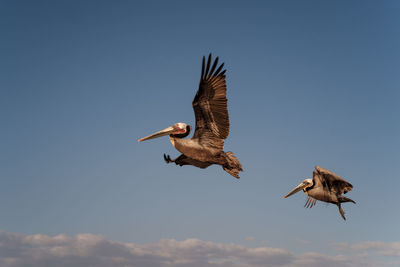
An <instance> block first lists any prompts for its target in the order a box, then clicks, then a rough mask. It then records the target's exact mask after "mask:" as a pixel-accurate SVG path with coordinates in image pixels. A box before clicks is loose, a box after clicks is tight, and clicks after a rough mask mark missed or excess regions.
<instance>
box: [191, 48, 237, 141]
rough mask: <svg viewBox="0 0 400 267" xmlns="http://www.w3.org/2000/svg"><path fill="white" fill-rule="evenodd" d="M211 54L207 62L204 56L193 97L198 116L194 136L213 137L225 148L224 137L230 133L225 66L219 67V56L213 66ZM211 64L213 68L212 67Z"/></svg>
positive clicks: (195, 112)
mask: <svg viewBox="0 0 400 267" xmlns="http://www.w3.org/2000/svg"><path fill="white" fill-rule="evenodd" d="M211 61H212V58H211V54H210V55H209V56H208V60H207V63H206V62H205V57H203V62H202V68H201V70H202V71H201V78H200V85H199V89H198V91H197V93H196V96H195V97H194V99H193V103H192V105H193V110H194V114H195V117H196V129H195V132H194V135H193V138H199V139H202V137H207V138H208V139H210V138H211V139H213V141H212V142H213V143H214V145H215V146H217V147H218V148H221V149H222V148H223V139H226V138H227V137H228V135H229V115H228V104H227V102H228V100H227V99H226V80H225V71H226V70H223V71H222V72H220V71H221V70H222V68H223V66H224V63H222V64H221V65H220V66H219V67H218V68H217V66H218V57H217V58H216V59H215V61H214V63H213V64H212V66H211ZM210 66H211V69H210ZM216 68H217V70H216V71H214V70H215V69H216Z"/></svg>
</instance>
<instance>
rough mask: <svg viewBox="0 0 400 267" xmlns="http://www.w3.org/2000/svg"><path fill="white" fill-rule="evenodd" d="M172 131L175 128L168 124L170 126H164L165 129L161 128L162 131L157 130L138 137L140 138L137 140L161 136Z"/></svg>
mask: <svg viewBox="0 0 400 267" xmlns="http://www.w3.org/2000/svg"><path fill="white" fill-rule="evenodd" d="M174 131H175V128H174V127H172V126H170V127H168V128H165V129H164V130H162V131H159V132H156V133H153V134H151V135H149V136H146V137H143V138H140V139H139V140H138V142H142V141H144V140H149V139H154V138H157V137H161V136H164V135H169V134H172V133H173V132H174Z"/></svg>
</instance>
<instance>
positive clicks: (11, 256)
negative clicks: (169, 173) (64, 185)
mask: <svg viewBox="0 0 400 267" xmlns="http://www.w3.org/2000/svg"><path fill="white" fill-rule="evenodd" d="M382 244H383V243H379V244H378V247H379V249H380V247H381V246H382ZM396 244H397V243H396ZM397 245H398V244H397ZM397 245H395V246H393V244H392V245H390V246H389V247H390V248H396V249H397V250H396V251H397V253H398V248H397V247H396V246H397ZM337 247H338V249H339V250H341V249H347V248H350V249H351V250H354V251H356V253H358V254H357V255H356V256H355V257H354V255H352V256H345V255H342V254H338V255H335V256H331V255H325V254H320V253H316V252H309V253H304V254H301V255H295V254H293V253H291V252H289V251H287V250H285V249H282V248H273V247H257V248H248V247H245V246H241V245H237V244H221V243H214V242H206V241H202V240H199V239H195V238H192V239H187V240H183V241H177V240H174V239H163V240H160V241H158V242H156V243H151V244H144V245H143V244H140V245H139V244H133V243H123V242H115V241H110V240H108V239H106V238H105V237H103V236H99V235H92V234H80V235H76V236H75V237H69V236H66V235H57V236H48V235H43V234H36V235H23V234H18V233H8V232H5V231H0V266H4V267H19V266H34V267H35V266H61V267H63V266H74V267H80V266H85V267H86V266H96V267H105V266H107V267H108V266H117V267H119V266H120V267H122V266H123V267H130V266H134V267H136V266H138V267H147V266H149V267H150V266H151V267H164V266H166V267H186V266H188V267H189V266H190V267H228V266H233V267H255V266H266V267H268V266H280V267H306V266H307V267H314V266H315V267H316V266H324V267H330V266H335V267H337V266H343V267H359V266H368V265H367V264H366V263H367V262H368V259H367V258H366V256H365V255H362V253H360V252H362V251H364V250H365V249H370V248H371V247H373V248H374V249H376V248H377V246H375V245H372V244H369V245H367V244H366V245H364V246H363V245H362V244H358V245H357V244H355V245H348V244H344V243H342V244H337ZM385 248H387V247H385ZM380 251H381V252H387V250H383V249H382V250H380ZM383 255H384V254H383ZM369 266H372V265H369ZM380 266H381V265H380ZM388 266H389V265H388Z"/></svg>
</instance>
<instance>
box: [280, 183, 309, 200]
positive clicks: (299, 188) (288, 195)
mask: <svg viewBox="0 0 400 267" xmlns="http://www.w3.org/2000/svg"><path fill="white" fill-rule="evenodd" d="M313 184H314V182H313V180H312V179H311V178H308V179H305V180H304V181H303V182H301V183H300V184H299V185H298V186H296V188H295V189H293V190H292V191H290V193H289V194H287V195H286V196H284V197H283V198H287V197H290V196H291V195H293V194H295V193H297V192H299V191H300V190H303V191H304V192H306V188H308V187H311V186H313Z"/></svg>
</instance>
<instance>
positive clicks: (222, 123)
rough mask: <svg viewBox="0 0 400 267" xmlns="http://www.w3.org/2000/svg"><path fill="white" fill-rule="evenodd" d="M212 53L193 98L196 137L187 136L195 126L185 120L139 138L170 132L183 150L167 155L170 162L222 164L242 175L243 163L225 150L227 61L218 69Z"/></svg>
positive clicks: (166, 158)
mask: <svg viewBox="0 0 400 267" xmlns="http://www.w3.org/2000/svg"><path fill="white" fill-rule="evenodd" d="M211 63H212V57H211V54H210V55H209V56H208V60H207V62H206V59H205V57H203V62H202V68H201V76H200V84H199V89H198V90H197V93H196V95H195V97H194V99H193V102H192V106H193V110H194V114H195V118H196V128H195V132H194V134H193V137H192V138H190V139H183V137H186V136H187V135H188V134H189V132H190V130H191V127H190V126H189V125H186V124H184V123H177V124H174V125H173V126H171V127H169V128H167V129H165V130H163V131H161V132H158V133H155V134H153V135H150V136H147V137H144V138H142V139H140V140H139V141H143V140H147V139H151V138H155V137H159V136H162V135H165V134H170V140H171V143H172V145H173V146H174V147H175V148H176V149H177V150H178V151H180V152H181V153H182V155H180V156H179V157H177V158H175V159H171V158H170V156H167V155H164V160H165V161H166V162H167V163H172V162H175V163H176V164H177V165H180V166H183V165H193V166H196V167H199V168H207V167H208V166H210V165H212V164H218V165H221V166H222V167H223V169H224V170H225V171H226V172H228V173H229V174H231V175H232V176H234V177H236V178H239V172H240V171H242V166H241V164H240V162H239V161H238V159H237V158H236V157H235V156H234V154H233V153H232V152H226V153H225V152H224V151H223V149H224V139H226V138H227V137H228V135H229V115H228V105H227V102H228V101H227V99H226V80H225V78H226V77H225V72H226V70H222V69H223V67H224V63H222V64H221V65H220V66H219V67H218V68H217V66H218V57H217V58H216V59H215V61H214V62H213V63H212V65H211Z"/></svg>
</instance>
